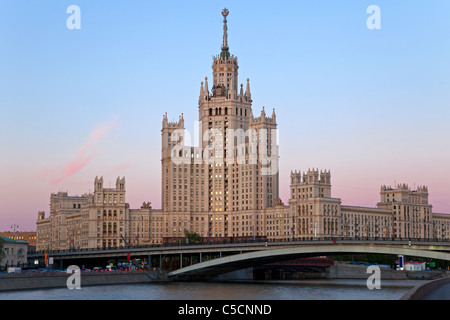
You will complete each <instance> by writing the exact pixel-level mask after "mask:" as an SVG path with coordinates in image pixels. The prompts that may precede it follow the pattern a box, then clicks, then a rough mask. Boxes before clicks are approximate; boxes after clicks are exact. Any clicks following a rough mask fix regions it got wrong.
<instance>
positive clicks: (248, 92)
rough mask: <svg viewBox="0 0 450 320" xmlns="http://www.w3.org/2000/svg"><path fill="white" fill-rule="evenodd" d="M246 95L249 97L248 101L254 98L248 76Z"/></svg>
mask: <svg viewBox="0 0 450 320" xmlns="http://www.w3.org/2000/svg"><path fill="white" fill-rule="evenodd" d="M245 96H246V97H247V101H251V100H252V94H251V93H250V79H249V78H247V88H246V89H245Z"/></svg>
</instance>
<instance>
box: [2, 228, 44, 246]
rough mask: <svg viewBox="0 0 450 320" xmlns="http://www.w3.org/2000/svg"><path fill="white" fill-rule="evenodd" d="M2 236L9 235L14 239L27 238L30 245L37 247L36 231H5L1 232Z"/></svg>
mask: <svg viewBox="0 0 450 320" xmlns="http://www.w3.org/2000/svg"><path fill="white" fill-rule="evenodd" d="M0 237H7V238H10V239H13V240H25V241H26V242H28V247H30V248H32V247H36V231H16V232H12V231H3V232H0Z"/></svg>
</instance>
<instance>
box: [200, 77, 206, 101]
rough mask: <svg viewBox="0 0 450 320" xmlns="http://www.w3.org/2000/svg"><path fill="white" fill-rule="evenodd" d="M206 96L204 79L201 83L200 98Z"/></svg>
mask: <svg viewBox="0 0 450 320" xmlns="http://www.w3.org/2000/svg"><path fill="white" fill-rule="evenodd" d="M204 96H205V93H204V91H203V81H202V82H201V84H200V97H199V100H200V101H201V100H203V98H204Z"/></svg>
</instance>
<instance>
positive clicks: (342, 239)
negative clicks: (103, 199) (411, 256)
mask: <svg viewBox="0 0 450 320" xmlns="http://www.w3.org/2000/svg"><path fill="white" fill-rule="evenodd" d="M352 241H353V242H354V241H361V242H395V243H403V244H413V243H414V244H417V243H432V242H434V243H450V239H436V238H431V239H423V238H381V237H351V238H350V237H336V236H334V237H321V238H318V237H316V238H315V237H307V238H305V237H301V238H300V237H292V238H285V239H255V240H236V241H233V242H231V243H230V242H227V241H222V242H221V241H214V238H211V241H205V242H200V243H195V242H186V241H181V242H177V243H172V244H165V245H162V244H153V245H135V246H119V247H102V248H74V249H69V250H45V251H36V250H29V251H28V255H39V254H44V253H48V254H54V253H74V254H77V253H80V254H81V253H88V252H102V251H103V252H104V251H120V250H122V251H129V250H136V249H163V248H171V247H195V246H208V245H210V246H214V245H226V244H261V243H266V244H268V245H272V244H275V243H286V244H287V243H293V242H296V243H309V242H336V243H338V242H352Z"/></svg>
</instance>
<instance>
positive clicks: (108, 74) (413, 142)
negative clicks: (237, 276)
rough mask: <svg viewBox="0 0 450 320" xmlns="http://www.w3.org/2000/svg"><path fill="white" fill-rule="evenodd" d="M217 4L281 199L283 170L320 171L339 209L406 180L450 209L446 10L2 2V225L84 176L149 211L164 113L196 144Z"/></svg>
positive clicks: (335, 4)
mask: <svg viewBox="0 0 450 320" xmlns="http://www.w3.org/2000/svg"><path fill="white" fill-rule="evenodd" d="M72 4H75V5H78V6H79V7H80V9H81V29H80V30H69V29H68V28H67V27H66V19H67V18H68V17H69V16H70V14H67V13H66V9H67V7H68V6H69V5H72ZM373 4H375V5H378V6H379V7H380V9H381V29H380V30H369V29H368V28H367V27H366V20H367V19H368V18H369V16H370V15H369V14H367V13H366V9H367V7H368V6H369V5H373ZM224 7H227V8H228V9H229V10H230V15H229V17H228V33H229V35H228V40H229V46H230V51H231V53H232V54H235V55H236V56H237V57H238V59H239V67H240V68H239V80H240V82H241V83H245V79H246V78H250V85H251V91H252V98H253V110H254V114H258V113H259V111H260V110H261V108H262V106H265V109H266V110H272V108H275V109H276V112H277V121H278V125H279V126H278V127H279V130H280V148H281V161H280V196H281V198H282V200H283V201H284V202H285V203H287V200H288V197H289V188H288V184H289V181H288V176H289V172H290V170H291V169H298V170H302V171H304V170H307V169H308V168H312V167H316V168H317V167H318V168H319V169H331V173H332V183H333V196H336V197H341V198H342V201H343V203H344V204H354V205H365V206H375V205H376V202H377V201H378V199H379V195H378V192H379V187H380V185H381V184H387V185H394V183H395V182H397V183H400V182H402V183H403V182H405V183H409V184H410V186H411V187H413V186H414V184H416V185H423V184H424V185H428V186H429V189H430V201H431V203H432V204H433V206H434V208H435V210H434V211H440V212H442V211H444V212H450V200H448V194H449V189H450V188H449V182H450V166H449V160H450V152H449V151H448V146H449V143H448V142H449V138H450V129H449V126H448V120H450V111H449V104H450V76H449V75H450V59H449V57H450V41H449V35H450V20H449V16H450V2H449V1H446V0H441V1H437V0H434V1H433V0H432V1H406V0H405V1H374V0H371V1H362V0H359V1H357V0H354V1H351V0H348V1H314V2H312V1H276V2H275V1H250V0H247V1H99V0H97V1H75V0H71V1H61V0H53V1H50V0H48V1H36V2H31V1H20V0H17V1H12V0H0V30H1V31H0V58H1V61H2V63H0V110H1V114H2V117H1V118H0V147H1V150H2V155H1V158H0V173H1V175H2V180H1V181H0V188H1V189H2V190H3V192H2V195H1V198H0V229H1V230H8V229H9V226H10V225H11V224H13V223H16V224H19V226H21V227H22V226H23V227H22V229H27V230H31V229H34V228H35V220H36V217H37V211H47V212H48V202H49V200H48V199H49V195H50V193H51V192H57V191H59V190H67V191H69V193H71V194H82V193H84V192H88V191H89V190H92V188H93V187H92V186H93V181H94V178H95V176H96V175H99V176H100V175H104V176H105V181H106V182H107V181H111V183H114V181H115V179H116V177H117V176H119V175H120V176H126V178H127V200H128V202H130V204H131V206H132V207H137V206H139V205H140V204H141V203H142V202H143V201H152V202H153V203H154V207H155V208H159V207H160V205H159V202H160V190H159V186H160V150H161V145H160V144H161V140H160V129H161V121H162V115H163V114H164V113H165V112H167V113H168V116H169V120H176V119H178V116H179V114H181V113H184V118H185V124H186V128H187V129H189V130H190V131H191V132H193V127H194V121H195V120H197V119H198V112H197V100H198V94H199V88H200V82H201V81H202V80H203V79H204V78H205V76H208V77H211V64H212V56H213V55H216V54H218V53H219V52H220V46H221V43H222V16H221V14H220V12H221V10H222V9H223V8H224ZM74 159H78V160H80V159H81V163H82V166H81V167H77V168H75V169H74V170H73V171H71V172H75V173H74V174H67V175H65V174H64V173H65V172H68V171H69V169H70V168H73V167H71V166H70V165H71V164H73V163H74V162H76V161H75V160H74ZM78 163H79V162H78ZM23 197H25V198H23ZM20 199H22V200H20Z"/></svg>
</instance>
